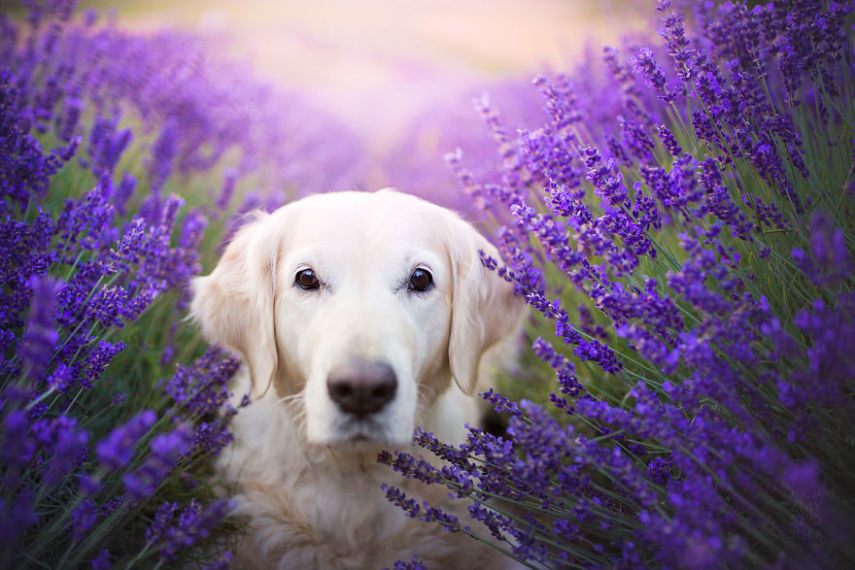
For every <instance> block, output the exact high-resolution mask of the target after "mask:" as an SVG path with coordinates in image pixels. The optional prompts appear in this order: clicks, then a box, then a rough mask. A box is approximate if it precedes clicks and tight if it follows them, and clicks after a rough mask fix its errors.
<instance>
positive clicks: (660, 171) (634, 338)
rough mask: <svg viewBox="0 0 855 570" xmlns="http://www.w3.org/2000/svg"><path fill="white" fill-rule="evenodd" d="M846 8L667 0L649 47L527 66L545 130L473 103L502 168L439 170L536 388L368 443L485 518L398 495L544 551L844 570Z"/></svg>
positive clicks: (849, 169)
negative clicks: (509, 295) (450, 434)
mask: <svg viewBox="0 0 855 570" xmlns="http://www.w3.org/2000/svg"><path fill="white" fill-rule="evenodd" d="M852 8H853V6H852V4H851V3H838V2H821V1H804V2H796V3H786V4H783V3H782V4H781V5H778V4H772V3H769V4H765V5H757V6H755V7H750V6H747V5H745V4H744V3H740V2H736V3H732V2H727V3H722V4H713V3H703V4H702V5H697V4H696V3H684V5H681V6H671V3H670V2H668V1H660V2H659V3H658V5H657V10H658V13H659V17H660V23H659V26H660V28H661V29H660V35H661V38H662V41H661V43H657V42H651V44H649V47H645V46H643V45H642V46H639V45H638V43H637V42H632V43H631V44H629V47H628V48H624V49H620V50H618V49H606V50H605V52H604V55H603V59H602V66H601V67H600V68H599V69H598V70H596V71H595V68H596V66H595V65H594V64H593V63H591V62H588V63H587V64H586V66H585V67H584V72H585V74H584V75H576V76H574V75H573V74H566V75H561V74H554V75H552V76H546V77H540V78H538V79H537V80H536V81H535V83H536V85H537V87H538V88H539V90H540V91H541V93H542V94H543V97H544V102H545V105H544V110H545V115H544V120H543V124H542V126H541V127H540V128H537V129H520V130H518V131H517V134H516V136H513V135H512V134H510V133H511V132H512V131H511V130H510V129H508V128H507V127H506V126H505V125H504V124H503V123H502V119H501V117H500V116H499V114H498V112H497V111H496V110H494V109H492V108H489V107H486V106H482V108H481V110H482V113H483V115H484V117H485V118H486V120H487V124H488V125H489V126H490V128H491V130H492V132H493V133H494V134H495V139H496V142H497V143H498V146H499V148H498V150H499V152H498V156H499V157H500V160H501V167H500V169H499V171H498V172H497V173H495V174H494V175H492V176H490V177H487V178H483V177H481V178H479V177H478V176H475V175H473V174H472V170H473V169H469V170H466V168H465V165H463V164H461V163H460V162H459V160H458V159H457V157H454V159H453V160H454V162H455V168H456V169H457V171H458V172H459V173H461V174H462V176H461V180H462V181H463V185H464V188H465V190H466V192H467V193H468V194H469V195H470V196H473V197H474V198H475V199H476V203H478V204H484V205H485V206H484V207H485V208H486V209H488V210H490V211H492V212H494V214H495V217H496V218H497V219H498V220H509V223H507V224H505V225H503V226H502V227H501V228H500V229H499V231H498V232H497V241H498V244H499V246H500V250H501V253H502V256H503V259H504V260H505V262H506V265H500V264H499V262H498V260H496V259H491V258H488V257H486V256H485V257H484V258H483V260H482V261H483V263H484V264H485V265H486V266H488V267H491V268H493V269H495V270H496V271H497V272H498V274H499V275H501V276H502V277H503V278H505V279H507V280H508V281H510V282H512V283H513V284H514V286H515V288H516V290H517V292H518V293H519V294H520V295H522V296H524V298H525V299H526V301H527V302H528V304H529V305H531V306H532V308H533V311H534V313H535V314H536V315H538V316H539V319H538V320H537V322H536V323H535V324H533V325H532V326H531V328H530V334H531V336H532V337H533V338H532V339H531V340H532V349H533V350H532V351H533V353H534V354H535V355H536V356H537V357H538V358H539V359H540V360H541V361H542V363H543V365H544V366H547V367H548V368H549V369H551V371H552V372H551V376H552V380H551V383H550V385H549V388H548V394H546V395H545V396H544V399H548V400H549V402H550V403H549V404H548V405H545V406H544V405H542V404H535V403H533V402H532V401H529V400H527V399H520V401H519V402H517V401H515V400H516V399H517V396H519V395H521V394H526V395H528V396H529V397H530V395H531V393H532V392H531V390H530V388H518V387H517V388H515V387H514V386H513V385H510V384H507V385H505V387H506V388H508V390H509V391H510V392H511V393H512V396H514V397H512V398H508V397H506V396H502V395H500V394H499V393H496V392H492V391H491V392H489V393H487V394H486V395H485V396H486V397H487V398H488V399H489V400H490V401H491V402H492V403H493V404H494V405H495V406H496V408H497V410H500V411H502V412H505V413H507V414H508V416H509V427H508V429H507V433H506V434H505V435H502V436H497V435H492V434H489V433H485V432H483V431H481V430H478V429H471V430H470V434H469V439H468V441H467V442H466V443H465V444H463V445H461V446H460V447H457V448H455V447H451V446H448V445H446V444H444V443H443V442H440V441H437V440H436V438H435V437H433V436H432V435H431V434H429V433H424V432H418V433H417V434H416V437H415V442H416V443H417V444H418V445H420V446H422V447H424V448H425V449H427V450H429V451H431V452H433V453H434V454H436V455H438V456H439V457H440V458H442V459H443V460H444V463H443V466H441V467H435V466H432V465H431V464H429V463H427V462H424V461H419V460H417V459H415V458H414V457H413V456H411V455H410V454H407V453H396V454H391V453H385V454H382V455H381V456H380V458H379V459H380V461H381V462H384V463H388V464H389V465H391V467H392V468H393V469H395V470H396V471H399V472H400V473H402V474H403V475H404V476H407V477H417V478H419V479H422V480H424V481H425V482H427V483H430V484H445V485H446V486H447V487H448V489H449V490H450V492H451V493H452V494H454V495H456V496H459V497H461V498H465V499H466V500H468V504H469V514H470V516H471V518H472V519H474V520H473V521H467V520H462V519H457V518H455V517H453V516H451V515H449V514H447V513H439V512H436V510H435V509H433V508H432V507H430V506H429V505H420V504H418V503H417V502H415V501H413V500H412V499H410V498H408V497H406V496H405V495H403V494H402V493H401V492H400V490H398V489H396V488H394V487H389V488H387V489H386V492H387V496H388V498H389V499H390V500H391V501H392V502H394V503H396V504H398V505H399V506H401V507H402V508H403V509H404V510H405V511H407V512H408V513H409V515H410V516H412V517H417V518H421V519H422V520H425V521H438V522H439V523H440V524H442V525H443V526H444V527H445V528H446V529H448V530H451V531H455V532H466V533H469V534H472V535H482V534H486V533H487V532H489V534H490V535H492V537H493V539H494V540H495V541H496V542H497V544H498V545H499V546H498V547H500V548H505V549H506V550H507V552H508V554H509V555H511V556H513V557H514V558H516V559H517V560H519V561H522V562H524V563H526V564H529V565H531V566H532V567H537V566H540V565H547V566H560V567H602V566H608V567H611V566H619V567H641V566H648V565H657V566H660V565H661V566H667V567H684V566H690V567H709V568H719V567H729V566H738V567H760V566H777V567H847V566H851V565H852V564H853V563H855V550H853V546H852V543H851V540H850V537H851V535H852V531H853V527H852V525H853V522H855V509H853V497H855V487H853V480H852V477H851V473H852V470H853V468H855V449H854V448H853V440H852V438H851V437H850V435H849V434H850V433H851V431H852V429H853V427H855V426H853V417H855V415H853V388H855V384H853V378H855V374H853V372H855V369H853V364H855V361H853V354H855V345H853V342H855V340H853V339H855V336H853V334H852V333H853V332H855V331H853V326H854V325H855V297H853V286H855V280H853V269H855V266H853V258H852V251H853V247H855V225H853V219H855V218H853V216H852V213H853V212H852V210H853V207H855V154H853V152H855V151H854V150H853V148H855V136H853V135H855V132H853V126H854V125H855V106H853V101H855V96H853V95H855V93H853V91H855V76H853V73H855V67H853V57H852V56H853V51H852V44H851V40H852V30H853V28H852V23H853V19H852V18H853V15H852ZM687 16H688V17H687ZM591 95H594V96H596V99H592V98H591ZM464 156H465V155H464ZM537 370H538V369H537V368H536V367H529V369H528V371H529V372H528V373H529V375H530V376H536V374H537ZM524 381H525V380H522V379H520V378H517V379H515V380H514V382H515V383H516V384H517V385H519V384H520V383H522V382H524ZM526 390H527V391H526ZM476 521H477V522H476ZM478 523H482V524H478ZM407 564H408V563H405V562H402V563H401V565H402V567H406V565H407ZM413 564H415V562H414V563H413Z"/></svg>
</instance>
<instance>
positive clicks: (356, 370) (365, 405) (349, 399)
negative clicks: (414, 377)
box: [327, 359, 398, 419]
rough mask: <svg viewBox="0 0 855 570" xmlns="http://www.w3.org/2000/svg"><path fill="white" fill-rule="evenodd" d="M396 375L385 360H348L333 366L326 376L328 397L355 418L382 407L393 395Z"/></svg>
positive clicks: (396, 386) (372, 412)
mask: <svg viewBox="0 0 855 570" xmlns="http://www.w3.org/2000/svg"><path fill="white" fill-rule="evenodd" d="M397 389H398V378H397V376H396V375H395V371H394V370H393V369H392V367H391V366H389V365H388V364H386V363H385V362H380V361H367V360H357V359H354V360H350V361H348V362H347V363H346V364H342V365H339V366H336V367H335V368H333V369H332V370H331V371H330V373H329V376H328V377H327V391H328V392H329V396H330V399H331V400H332V401H333V402H335V403H336V405H337V406H338V407H339V409H340V410H341V411H342V412H345V413H347V414H351V415H353V416H355V417H356V418H358V419H363V418H366V417H368V416H370V415H372V414H376V413H377V412H379V411H380V410H382V409H383V408H384V407H385V406H386V404H388V403H389V402H391V401H392V400H393V399H394V398H395V392H396V391H397Z"/></svg>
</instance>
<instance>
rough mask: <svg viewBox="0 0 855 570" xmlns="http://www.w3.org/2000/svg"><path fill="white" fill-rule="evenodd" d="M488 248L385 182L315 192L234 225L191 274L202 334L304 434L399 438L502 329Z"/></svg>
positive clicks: (506, 317) (509, 316)
mask: <svg viewBox="0 0 855 570" xmlns="http://www.w3.org/2000/svg"><path fill="white" fill-rule="evenodd" d="M479 249H481V250H485V251H486V252H487V253H489V254H492V255H494V256H495V250H494V248H493V247H492V246H491V245H490V244H489V243H488V242H487V241H486V240H484V239H483V237H481V236H480V235H479V234H478V233H477V232H476V231H475V230H474V229H473V228H471V227H470V226H469V225H468V224H466V223H465V222H463V221H462V220H460V219H459V218H458V217H457V216H455V215H454V214H452V213H451V212H449V211H447V210H444V209H442V208H440V207H438V206H435V205H432V204H429V203H427V202H424V201H422V200H419V199H417V198H414V197H412V196H408V195H405V194H399V193H397V192H392V191H381V192H377V193H374V194H367V193H356V192H344V193H335V194H323V195H316V196H312V197H309V198H305V199H303V200H300V201H298V202H294V203H292V204H289V205H287V206H285V207H283V208H281V209H279V210H278V211H276V212H274V213H273V214H270V215H262V216H261V217H259V218H258V219H257V220H256V221H254V222H252V223H250V224H248V225H246V226H244V227H243V228H242V229H241V230H240V232H239V233H238V235H236V236H235V238H234V239H233V240H232V242H231V244H230V245H229V246H228V248H227V249H226V252H225V254H224V255H223V259H222V260H221V261H220V263H219V265H218V266H217V268H216V269H215V270H214V272H213V273H212V274H211V275H209V276H207V277H201V278H197V279H196V280H195V281H194V299H193V306H192V312H193V314H194V316H195V317H196V319H197V320H198V321H199V323H200V325H201V327H202V330H203V333H204V334H205V335H206V337H207V338H208V339H209V340H210V341H212V342H216V343H220V344H224V345H226V346H228V347H230V348H232V349H233V350H236V351H238V352H239V353H240V354H241V355H242V356H243V358H244V361H245V363H246V364H248V366H249V367H250V372H251V375H252V380H253V384H254V389H255V392H256V395H258V394H261V393H263V392H264V391H265V390H267V389H268V388H269V387H270V386H272V387H273V388H274V389H275V390H276V392H277V395H278V396H280V397H282V398H283V399H284V401H286V402H289V403H288V404H286V405H292V406H297V407H298V410H297V413H296V414H295V416H296V417H299V418H300V419H301V420H302V421H303V422H304V424H303V426H304V428H305V435H306V438H307V440H308V441H309V442H312V443H317V444H323V445H331V444H336V443H342V442H349V441H359V440H368V441H373V442H382V443H391V444H400V443H406V442H408V441H409V440H410V438H411V436H412V431H413V427H414V426H415V425H416V424H417V423H418V422H419V417H420V413H421V412H422V411H423V410H424V409H426V408H427V407H429V406H430V405H431V404H432V403H433V402H434V400H435V398H436V397H437V395H438V394H440V393H441V392H443V391H444V390H446V389H448V388H449V386H450V379H451V377H452V376H453V377H454V378H455V379H456V380H457V382H458V385H459V386H460V387H461V388H462V389H463V390H464V391H466V392H471V391H472V390H473V389H474V385H475V381H476V377H477V370H478V362H479V360H480V358H481V355H482V354H483V352H484V351H485V350H486V349H487V348H489V346H491V345H492V344H494V343H495V342H496V341H497V340H499V339H500V338H502V337H503V336H505V335H507V334H509V333H510V332H511V330H512V329H513V328H514V324H515V323H516V321H517V320H518V315H519V313H520V307H519V303H518V302H517V301H516V300H515V299H513V295H512V291H511V287H510V285H508V284H507V283H505V282H503V281H502V280H501V279H500V278H499V277H497V276H496V275H495V274H494V273H492V272H489V271H487V270H486V269H484V268H483V267H482V265H481V263H480V262H479V253H478V250H479Z"/></svg>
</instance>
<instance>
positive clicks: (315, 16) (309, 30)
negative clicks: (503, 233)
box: [0, 0, 654, 206]
mask: <svg viewBox="0 0 855 570" xmlns="http://www.w3.org/2000/svg"><path fill="white" fill-rule="evenodd" d="M652 5H653V2H652V1H651V2H646V1H620V0H606V1H595V0H594V1H592V0H526V1H519V0H359V1H353V0H318V1H312V2H305V1H297V0H217V1H189V2H187V1H182V2H168V1H163V0H156V1H151V2H109V1H104V2H98V1H89V2H87V1H83V2H80V3H79V9H80V10H85V9H87V8H95V9H97V10H98V12H99V13H106V14H110V15H111V17H112V18H114V19H115V21H116V22H117V24H118V26H119V27H120V28H123V29H127V30H133V31H134V32H139V33H142V34H147V33H155V32H158V31H162V30H164V29H170V30H177V31H184V32H188V33H191V34H193V35H201V36H203V37H205V38H207V39H208V40H210V44H209V45H210V48H211V50H212V52H213V51H222V52H225V53H223V54H217V57H224V56H226V57H230V58H234V60H235V61H239V62H241V64H242V65H249V66H251V69H248V70H247V73H248V74H252V75H256V76H257V75H260V76H262V78H263V79H264V80H265V81H270V82H271V83H274V84H278V85H280V86H281V87H283V88H284V89H287V90H288V91H297V92H299V93H301V94H303V95H304V96H305V98H306V99H307V100H308V101H310V102H312V103H313V104H314V105H315V106H316V107H317V108H318V109H319V111H322V112H323V113H325V114H329V115H332V116H333V117H336V118H337V119H339V120H341V121H342V122H343V123H344V124H345V125H346V126H347V127H348V128H349V129H351V130H352V131H353V132H354V134H356V135H357V136H358V138H359V140H360V142H361V144H362V145H363V149H362V150H363V152H364V153H365V156H366V158H367V160H368V162H369V164H368V165H366V170H365V172H366V173H367V174H365V175H364V176H361V177H360V179H359V180H352V181H351V182H350V184H349V185H352V186H359V187H361V189H372V188H374V187H380V186H385V185H396V186H399V185H400V182H398V180H401V179H403V180H406V181H411V180H412V179H413V177H414V173H413V172H412V170H413V169H419V170H422V171H424V173H425V177H426V185H435V184H440V185H446V184H454V179H453V177H451V176H448V177H445V176H443V175H441V174H439V173H434V172H431V170H432V169H434V168H435V169H438V170H442V171H444V170H446V167H445V165H444V163H443V161H442V156H443V154H444V153H446V152H448V151H450V150H453V149H454V147H456V146H458V145H459V144H460V143H461V142H462V141H461V140H459V139H460V137H461V136H465V137H471V136H473V132H474V133H480V132H482V130H481V127H480V125H479V123H480V122H481V119H480V117H478V115H477V113H476V112H475V110H474V106H473V104H472V100H473V98H475V97H480V96H482V95H483V94H487V95H489V96H490V98H491V101H495V103H496V106H497V107H498V108H499V109H500V110H502V111H504V112H507V113H508V114H511V115H513V114H514V110H515V108H525V109H529V110H530V109H531V108H532V105H531V104H530V102H531V100H532V99H535V100H536V99H538V98H539V97H540V95H539V94H538V93H537V90H536V89H534V88H529V84H530V81H531V79H532V77H533V76H535V74H537V73H539V72H543V71H546V70H550V69H561V70H570V69H573V67H574V66H575V63H576V62H577V61H580V60H581V59H582V57H583V55H584V53H585V51H586V50H593V51H595V52H597V53H598V52H599V50H600V49H601V48H602V47H603V46H604V45H616V44H618V43H620V41H621V40H622V39H623V38H625V37H626V36H628V35H631V34H632V33H634V32H636V31H638V30H649V28H650V18H651V16H652V15H653V13H654V12H653V11H652V10H651V9H650V8H651V7H652ZM0 6H2V8H3V10H4V11H6V12H8V13H12V14H15V13H16V12H17V13H20V14H23V9H22V8H21V6H20V2H17V1H13V0H4V1H3V2H0ZM509 91H511V92H512V93H508V92H509ZM503 94H506V96H504V97H503ZM535 108H536V105H535ZM515 119H516V120H517V122H521V123H524V122H525V121H524V120H523V117H515ZM452 127H456V128H452ZM483 132H484V133H486V131H483ZM463 133H465V135H463ZM455 134H457V135H459V136H458V137H455ZM401 149H406V152H404V153H401ZM402 161H404V162H406V163H407V164H402ZM402 168H404V170H406V172H402ZM442 174H445V172H443V173H442ZM416 178H418V174H417V173H416ZM345 183H346V182H345ZM338 189H341V188H331V189H330V190H338ZM402 189H404V188H402ZM405 190H406V189H405ZM413 190H414V191H416V192H417V193H421V194H428V193H430V194H432V195H436V194H439V195H440V198H439V199H438V201H445V202H447V203H448V205H452V206H454V205H455V200H454V199H452V198H447V199H443V198H442V196H446V195H451V194H453V193H454V192H455V191H456V189H451V188H442V189H438V188H432V189H427V188H425V189H413Z"/></svg>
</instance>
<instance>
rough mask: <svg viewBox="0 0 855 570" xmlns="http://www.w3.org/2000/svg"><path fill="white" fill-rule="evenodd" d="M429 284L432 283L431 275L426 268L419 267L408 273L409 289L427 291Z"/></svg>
mask: <svg viewBox="0 0 855 570" xmlns="http://www.w3.org/2000/svg"><path fill="white" fill-rule="evenodd" d="M431 285H433V275H431V274H430V271H428V270H427V269H424V268H422V267H419V268H417V269H416V270H415V271H413V274H412V275H410V284H409V289H410V291H417V292H422V291H427V290H428V289H430V287H431Z"/></svg>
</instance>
